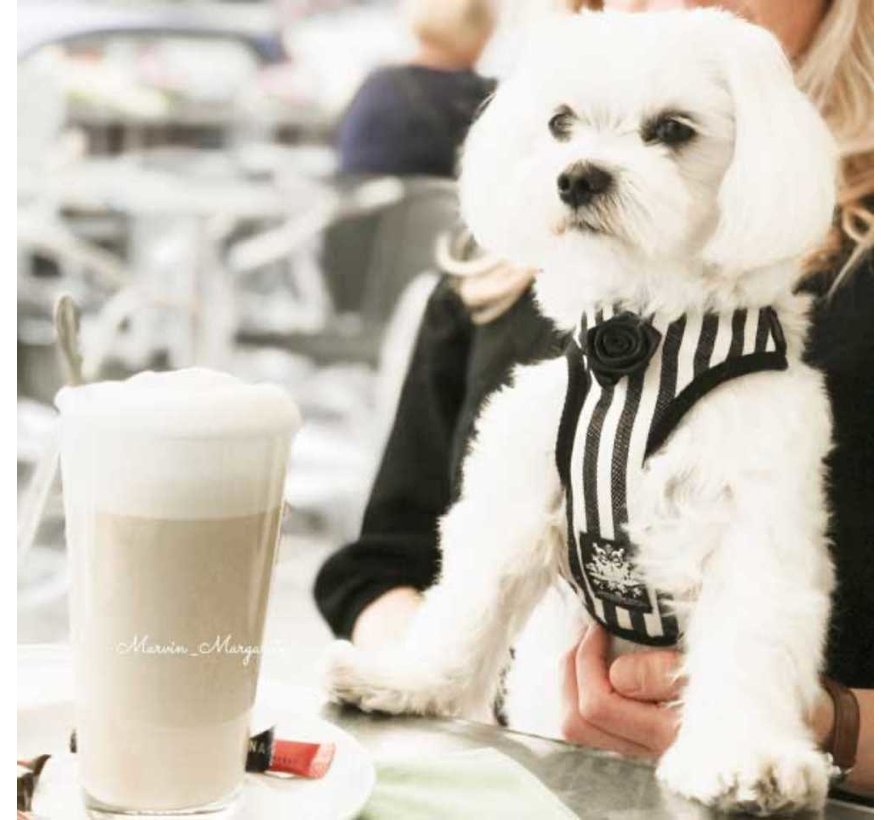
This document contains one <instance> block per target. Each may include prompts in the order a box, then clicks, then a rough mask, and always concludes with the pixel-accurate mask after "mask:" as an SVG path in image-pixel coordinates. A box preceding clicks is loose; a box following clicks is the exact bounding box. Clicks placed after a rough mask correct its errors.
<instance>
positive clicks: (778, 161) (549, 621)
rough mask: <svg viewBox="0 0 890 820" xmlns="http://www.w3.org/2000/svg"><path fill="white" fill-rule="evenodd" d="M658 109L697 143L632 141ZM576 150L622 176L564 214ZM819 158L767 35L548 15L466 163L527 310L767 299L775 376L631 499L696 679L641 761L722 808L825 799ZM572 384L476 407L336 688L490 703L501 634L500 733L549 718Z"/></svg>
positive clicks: (552, 727)
mask: <svg viewBox="0 0 890 820" xmlns="http://www.w3.org/2000/svg"><path fill="white" fill-rule="evenodd" d="M563 105H567V106H569V107H570V108H571V109H572V110H573V111H574V112H575V114H576V120H575V121H574V123H573V126H572V134H571V138H570V139H568V140H566V141H558V140H556V139H554V138H553V136H552V135H551V134H550V132H549V131H548V126H547V124H548V120H549V119H550V117H551V116H552V115H553V112H554V110H555V109H557V108H558V107H559V106H563ZM663 111H672V112H683V113H684V114H686V115H688V117H689V118H690V120H691V121H692V122H693V123H694V126H695V130H696V131H697V136H696V138H695V139H694V141H693V142H691V143H690V144H688V145H686V146H683V147H681V148H680V149H677V150H672V149H670V148H668V147H666V146H663V145H652V144H647V143H646V142H644V140H643V139H642V138H641V134H640V129H641V125H642V123H643V122H644V121H645V120H646V119H647V118H648V117H651V116H653V115H656V114H658V113H660V112H663ZM579 160H584V161H587V162H590V163H594V164H596V165H598V166H600V167H604V168H607V169H609V170H610V171H611V172H612V173H613V175H614V176H615V178H616V186H615V191H614V193H613V194H612V195H610V196H607V197H603V198H602V201H601V202H600V201H599V200H598V201H597V202H596V203H595V204H594V205H592V206H590V207H588V208H586V209H584V210H582V211H579V212H578V213H577V214H575V213H573V212H572V211H571V210H570V209H569V208H567V207H566V206H565V205H564V204H563V203H562V202H561V201H560V199H559V197H558V195H557V188H556V178H557V176H558V175H559V173H560V172H561V171H563V170H564V169H565V168H566V167H567V166H569V165H571V164H572V163H574V162H576V161H579ZM834 167H835V154H834V148H833V145H832V141H831V138H830V136H829V134H828V131H827V129H826V128H825V126H824V124H823V123H822V121H821V120H820V119H819V117H818V115H817V114H816V112H815V111H814V109H813V108H812V107H811V106H810V104H809V103H808V101H807V100H806V98H805V97H804V96H803V95H802V94H801V93H799V92H798V91H797V90H796V89H795V87H794V84H793V79H792V74H791V71H790V68H789V66H788V64H787V62H786V60H785V57H784V55H783V54H782V51H781V48H780V46H779V45H778V43H777V42H776V41H775V39H774V38H773V37H772V36H771V35H770V34H768V33H767V32H765V31H763V30H762V29H759V28H756V27H754V26H752V25H750V24H747V23H745V22H742V21H741V20H738V19H736V18H734V17H732V16H731V15H729V14H727V13H725V12H718V11H713V10H707V11H695V12H665V13H659V14H642V15H622V14H609V13H601V14H590V15H584V16H580V17H578V16H576V17H572V18H563V19H557V20H554V21H552V22H548V23H547V24H546V25H543V26H541V27H540V28H539V30H538V31H537V32H536V33H535V34H534V35H533V36H532V38H531V41H530V44H529V46H528V49H527V52H526V56H525V58H524V59H523V60H521V61H520V65H519V68H518V70H517V71H516V73H515V74H514V75H513V76H511V77H510V78H509V79H507V80H506V81H505V82H504V83H502V85H501V86H500V88H499V89H498V91H497V93H496V94H495V96H494V98H493V99H492V101H491V102H490V104H489V105H488V107H487V109H486V110H485V111H484V113H483V114H482V115H481V117H480V119H479V121H478V122H477V123H476V124H475V126H474V127H473V129H472V130H471V133H470V135H469V137H468V141H467V146H466V152H465V157H464V164H463V172H462V178H461V193H462V203H463V209H464V214H465V217H466V219H467V222H468V224H469V226H470V228H471V229H472V230H473V232H474V233H475V235H476V236H477V238H478V239H479V241H480V242H481V244H482V245H484V246H485V247H487V248H488V249H489V250H491V251H492V252H494V253H498V254H501V255H503V256H505V257H507V258H510V259H512V260H514V261H516V262H517V263H520V264H530V265H537V266H540V267H541V269H542V272H541V273H540V275H539V276H538V279H537V283H536V291H537V298H538V301H539V304H540V307H541V309H542V311H543V312H544V313H545V314H546V315H548V316H550V317H552V318H553V319H554V320H555V321H556V322H557V323H558V324H559V325H560V326H562V327H566V328H569V327H572V326H573V325H574V324H575V323H576V322H577V321H578V319H579V316H580V313H581V311H582V310H583V309H588V310H589V309H592V308H594V307H595V306H596V305H598V304H601V303H613V302H615V301H620V302H622V303H623V305H624V306H626V307H628V308H630V309H634V310H637V311H639V312H641V313H643V314H648V313H658V314H662V315H665V316H666V317H668V318H675V317H676V316H679V315H681V314H683V313H686V312H701V311H704V310H727V309H733V308H736V307H757V306H763V305H772V306H774V307H775V309H776V310H777V312H778V314H779V317H780V320H781V322H782V325H783V327H784V330H785V334H786V337H787V342H788V357H789V362H790V365H789V368H788V369H787V370H786V371H784V372H780V373H778V372H771V373H764V374H756V375H750V376H747V377H744V378H741V379H738V380H736V381H732V382H730V383H728V384H725V385H723V386H722V387H720V388H719V389H718V390H715V391H714V392H712V393H710V394H708V396H707V397H706V398H705V399H704V400H703V401H701V402H700V403H699V404H698V405H696V406H695V407H694V409H693V410H692V411H691V412H690V413H689V414H688V415H687V417H686V418H685V419H684V420H683V422H682V423H681V424H680V426H679V428H678V429H677V430H676V432H675V433H674V434H673V436H672V437H671V438H670V439H669V441H668V443H667V445H666V446H665V447H663V448H662V449H661V451H659V452H658V453H657V454H655V455H654V456H653V457H652V458H650V459H649V460H648V462H647V464H646V465H645V471H644V477H643V479H642V481H641V482H640V483H639V486H638V490H637V491H636V494H635V496H634V497H632V498H630V499H629V504H630V505H631V508H632V511H633V512H632V515H631V520H632V521H633V522H634V527H633V529H632V530H631V533H630V534H631V537H632V540H633V542H634V543H635V544H636V545H637V546H638V549H639V551H638V555H637V560H638V563H639V565H640V567H641V568H642V570H643V571H644V572H645V574H646V576H647V577H648V579H649V581H650V582H652V583H653V584H655V586H657V587H658V588H659V589H661V590H664V591H666V592H669V593H670V594H671V595H673V597H674V599H675V601H676V602H677V607H678V615H679V617H680V622H681V627H682V633H683V637H682V649H683V652H684V659H685V661H684V673H685V675H686V677H687V679H688V683H687V685H686V687H685V690H684V696H683V705H682V725H681V727H680V730H679V734H678V736H677V739H676V741H675V742H674V744H673V745H672V746H671V748H670V749H669V750H668V751H667V752H666V753H665V754H664V755H663V757H662V758H661V761H660V763H659V766H658V775H659V777H660V778H661V780H662V781H663V782H664V783H665V784H666V785H667V786H668V787H670V788H671V789H672V790H674V791H676V792H678V793H680V794H683V795H686V796H688V797H693V798H696V799H699V800H701V801H704V802H706V803H708V804H712V805H718V806H721V807H740V806H741V807H747V808H749V809H750V808H753V809H755V810H759V811H763V812H769V811H775V810H779V809H786V810H787V809H797V808H801V807H806V806H817V805H818V804H820V803H821V802H822V801H823V800H824V797H825V794H826V790H827V782H828V775H829V765H828V762H827V761H826V757H825V756H824V755H822V754H820V753H819V752H818V750H817V748H816V745H815V743H814V740H813V738H812V737H811V735H810V732H809V730H808V728H807V724H806V717H807V714H808V710H809V709H810V708H811V706H812V704H813V703H814V699H815V697H816V694H817V692H818V690H819V682H818V675H819V672H820V666H821V662H822V653H823V642H824V638H825V634H826V628H827V622H828V617H829V610H830V594H831V589H832V583H833V571H832V566H831V562H830V558H829V555H828V551H827V548H826V543H825V535H824V533H825V526H826V513H825V506H824V499H823V490H822V474H823V458H824V456H825V454H826V452H827V450H828V448H829V444H830V420H829V410H828V405H827V400H826V398H825V395H824V389H823V385H822V381H821V378H820V376H819V375H818V374H817V373H816V372H815V371H813V370H811V369H810V368H809V367H807V366H806V365H804V364H803V363H802V362H801V360H800V357H801V352H802V346H803V342H804V335H805V332H806V304H805V303H803V302H802V300H801V298H800V297H797V296H794V295H792V287H793V285H794V284H795V282H796V280H797V279H798V277H799V261H800V258H801V256H802V255H803V254H804V253H805V252H806V251H807V250H808V249H810V248H811V247H812V246H814V245H815V244H817V243H818V242H819V241H820V240H821V239H822V238H823V236H824V235H825V233H826V231H827V229H828V227H829V224H830V219H831V214H832V209H833V205H834ZM579 221H584V222H585V223H586V225H579V224H578V223H579ZM591 227H592V228H595V229H596V230H595V231H594V230H590V228H591ZM593 389H596V387H595V386H594V388H593ZM565 392H566V366H565V362H564V361H562V360H555V361H549V362H546V363H543V364H539V365H536V366H533V367H525V368H521V369H519V370H518V371H517V372H516V373H515V376H514V383H513V386H512V387H510V388H509V389H505V390H503V391H502V392H500V393H498V394H496V395H495V396H494V397H493V398H492V399H491V401H490V402H489V403H488V404H487V406H486V407H485V408H484V410H483V412H482V414H481V416H480V418H479V421H478V437H477V440H476V442H475V445H474V447H473V450H472V452H471V454H470V456H469V457H468V458H467V460H466V463H465V467H464V479H463V492H462V496H461V499H460V500H459V501H458V502H457V503H455V505H454V506H453V507H452V509H451V510H450V511H449V513H448V514H447V515H446V516H445V517H444V518H443V520H442V522H441V545H442V553H443V559H442V572H441V577H440V579H439V582H438V584H437V585H436V586H435V587H434V588H433V589H431V590H430V591H429V592H428V593H427V594H426V596H425V603H424V605H423V607H422V608H421V610H420V613H419V615H418V617H417V619H416V622H415V623H414V624H413V626H412V628H411V630H410V632H409V634H408V636H407V637H406V639H405V641H404V642H403V643H402V644H400V645H399V646H397V647H393V648H391V649H389V650H385V651H383V652H377V653H367V652H361V651H358V650H356V649H355V648H354V647H352V646H351V645H350V644H345V643H340V644H338V645H337V646H336V647H335V650H334V651H333V652H332V657H331V663H330V667H329V672H330V677H329V681H330V688H331V692H332V693H333V694H334V696H335V697H337V698H339V699H341V700H344V701H348V702H352V703H356V704H358V705H359V706H360V707H362V708H364V709H377V710H382V711H386V712H414V713H421V714H446V715H470V716H474V715H482V714H484V713H486V712H487V711H488V710H489V709H490V704H491V703H492V701H493V698H494V695H495V690H496V687H497V682H498V677H499V674H500V672H501V670H502V669H503V668H504V666H505V663H506V660H507V653H508V648H509V647H510V646H511V644H512V645H515V646H516V648H517V657H516V661H515V664H514V667H513V671H512V673H511V681H510V685H509V686H508V697H509V700H508V703H507V712H508V715H509V717H510V720H511V724H512V725H514V726H517V727H519V728H524V729H530V730H534V731H538V732H541V733H554V732H556V733H558V732H559V722H558V721H559V710H558V703H559V690H558V686H559V680H558V670H557V662H558V658H559V655H560V652H561V650H562V649H564V648H565V647H566V646H568V645H569V644H571V642H572V641H573V640H575V639H577V636H578V630H579V629H580V628H581V627H583V625H585V624H586V623H589V619H588V617H587V615H586V614H585V613H584V612H583V609H581V608H580V606H579V604H578V603H577V602H576V601H574V599H572V598H571V597H569V596H566V595H565V594H563V593H562V592H560V589H561V588H562V587H564V586H565V585H564V584H563V583H562V582H561V580H560V576H561V574H562V573H563V572H564V569H565V567H564V565H563V562H564V561H565V553H566V547H565V539H566V533H565V520H564V510H563V505H564V498H563V492H562V488H561V486H560V481H559V477H558V475H557V472H556V466H555V460H554V449H555V438H556V431H557V429H558V425H559V418H560V413H561V410H562V404H563V400H564V396H565ZM533 611H534V614H533V615H531V618H530V620H529V616H530V614H531V613H532V612H533ZM527 622H528V623H527ZM526 624H527V626H526ZM524 626H525V627H526V628H525V630H524V631H523V628H524ZM581 708H582V710H584V709H585V708H586V705H585V704H581ZM590 708H593V709H594V710H595V708H596V705H595V704H594V705H592V707H590ZM588 717H591V718H592V719H595V717H596V715H595V714H593V715H588Z"/></svg>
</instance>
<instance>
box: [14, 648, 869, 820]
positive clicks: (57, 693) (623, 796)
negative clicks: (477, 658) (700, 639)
mask: <svg viewBox="0 0 890 820" xmlns="http://www.w3.org/2000/svg"><path fill="white" fill-rule="evenodd" d="M71 684H72V674H71V658H70V650H69V648H68V647H67V646H65V645H61V644H29V645H20V646H19V647H18V704H19V709H20V710H21V709H27V708H30V707H33V706H36V705H39V704H40V703H48V702H52V701H59V700H60V699H63V698H64V697H65V696H66V694H68V693H70V691H71ZM259 689H260V693H261V695H262V693H263V692H264V691H265V692H270V691H277V692H278V693H279V694H280V693H281V692H284V691H290V692H291V693H292V699H293V701H294V702H299V703H300V704H302V707H303V708H309V709H313V710H315V711H316V713H317V714H318V715H319V716H320V717H322V718H324V719H325V720H328V721H330V722H332V723H334V724H336V725H337V726H339V727H340V728H341V729H344V730H346V731H347V732H349V733H350V734H351V735H353V737H355V738H356V739H357V740H358V741H359V742H360V743H361V744H362V745H363V746H364V747H365V748H366V749H367V751H368V752H369V753H370V755H371V757H372V759H376V758H379V757H385V758H387V759H392V758H394V757H395V758H397V757H399V756H401V757H403V758H405V759H409V758H415V759H417V758H421V757H425V758H428V759H434V758H435V757H436V756H441V755H446V754H448V753H451V752H460V751H469V750H474V749H495V750H496V751H498V752H500V753H501V754H503V755H506V756H507V757H509V758H512V759H513V760H514V761H515V762H517V763H519V764H520V765H521V766H523V767H524V768H525V769H526V770H527V771H529V772H531V773H532V774H533V775H534V776H535V777H537V778H538V779H539V780H540V781H541V782H542V783H543V784H544V785H545V786H546V787H547V788H548V789H550V790H551V791H552V792H553V793H554V794H555V795H556V796H557V797H558V798H559V799H560V800H561V801H562V802H563V803H564V804H565V805H566V806H568V807H569V808H570V809H571V810H572V811H573V812H575V813H576V814H577V815H578V817H579V818H583V819H584V820H586V819H587V818H591V820H593V818H596V820H644V819H645V820H693V818H694V819H695V820H705V819H706V818H711V817H718V816H720V815H718V814H717V813H716V812H711V811H709V810H707V809H705V808H703V807H701V806H698V805H696V804H692V803H689V802H686V801H684V800H681V799H680V798H677V797H674V796H672V795H670V794H668V793H666V792H665V791H664V790H663V789H662V788H661V787H660V786H659V784H658V782H657V781H656V779H655V776H654V773H653V769H652V767H651V766H649V765H647V764H645V763H640V762H634V761H630V760H624V759H622V758H619V757H617V756H615V755H612V754H610V753H607V752H601V751H597V750H593V749H582V748H579V747H576V746H571V745H569V744H566V743H562V742H558V741H554V740H547V739H544V738H540V737H534V736H531V735H525V734H520V733H518V732H511V731H509V730H506V729H503V728H500V727H497V726H489V725H483V724H481V723H473V722H470V721H465V720H442V719H435V720H434V719H429V718H413V717H399V718H393V717H387V716H384V715H368V714H364V713H362V712H359V711H357V710H354V709H350V708H344V707H341V706H335V705H333V704H329V703H325V700H324V697H323V696H322V695H321V693H319V692H314V691H309V690H307V689H306V688H305V687H295V686H292V685H290V684H289V683H288V682H287V681H284V680H274V679H270V678H269V677H268V676H266V675H265V673H261V675H260V685H259ZM68 696H69V697H70V694H68ZM59 714H60V716H61V715H62V714H63V712H62V711H60V712H59ZM60 719H61V717H60ZM27 743H28V738H27V737H22V736H20V737H19V738H18V747H19V749H20V750H21V749H22V748H23V746H27ZM873 815H874V811H873V810H872V809H870V808H866V807H863V806H859V805H856V804H854V803H850V802H846V801H843V800H838V799H831V800H829V801H828V804H827V805H826V807H825V810H824V812H823V813H821V814H820V815H812V814H810V815H806V817H808V818H813V817H821V818H824V820H857V819H858V818H864V817H869V816H873ZM456 820H457V818H456ZM461 820H462V819H461ZM544 820H545V819H544Z"/></svg>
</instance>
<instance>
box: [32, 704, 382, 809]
mask: <svg viewBox="0 0 890 820" xmlns="http://www.w3.org/2000/svg"><path fill="white" fill-rule="evenodd" d="M280 700H281V699H280V698H279V697H276V698H274V701H261V702H258V703H257V705H256V707H255V709H254V721H253V724H254V727H255V729H256V730H257V731H259V730H262V729H264V728H267V727H268V726H270V725H272V724H274V725H275V734H276V736H277V737H281V738H287V739H292V740H306V741H310V742H325V741H333V742H334V743H335V744H336V746H337V749H336V753H335V754H334V760H333V762H332V764H331V768H330V769H329V770H328V773H327V774H326V775H325V776H324V777H323V778H321V779H320V780H302V779H298V778H283V777H275V776H267V775H258V774H249V775H247V778H246V779H245V783H244V788H243V789H242V793H241V797H240V800H239V803H238V805H237V808H235V809H234V811H233V812H232V813H227V814H226V817H230V818H233V820H234V818H237V820H279V818H280V819H281V820H285V819H286V820H293V818H295V817H299V818H301V820H349V819H350V818H354V817H356V816H357V815H358V814H359V813H360V812H361V810H362V808H363V807H364V805H365V803H367V802H368V799H369V798H370V796H371V791H372V790H373V788H374V783H375V779H376V775H375V772H374V766H373V764H372V763H371V759H370V757H369V755H368V753H367V752H366V751H365V749H364V748H363V747H362V746H361V745H360V744H359V743H358V741H357V740H356V739H355V738H353V737H352V735H350V734H348V733H347V732H345V731H343V730H342V729H340V728H339V727H337V726H335V725H334V724H332V723H329V722H328V721H326V720H323V719H322V718H320V717H317V716H315V715H314V714H311V713H300V712H297V711H293V710H292V709H290V710H289V709H287V708H286V707H283V705H282V704H281V703H280ZM73 714H74V708H73V704H72V703H71V702H70V701H60V702H55V703H41V704H38V705H35V706H31V707H26V708H23V709H19V712H18V755H19V757H33V756H36V755H37V754H41V753H49V754H52V757H51V758H50V759H49V761H48V762H47V764H46V766H45V768H44V770H43V773H42V774H41V777H40V781H39V783H38V786H37V790H36V792H35V794H34V804H33V808H34V812H35V815H36V816H38V817H41V818H43V817H46V818H51V820H85V819H86V818H87V817H88V815H87V813H86V810H85V809H84V807H83V804H82V801H81V797H80V788H79V786H78V784H77V758H76V756H75V755H72V754H70V753H69V752H68V751H67V746H68V735H69V732H70V729H71V727H72V725H73Z"/></svg>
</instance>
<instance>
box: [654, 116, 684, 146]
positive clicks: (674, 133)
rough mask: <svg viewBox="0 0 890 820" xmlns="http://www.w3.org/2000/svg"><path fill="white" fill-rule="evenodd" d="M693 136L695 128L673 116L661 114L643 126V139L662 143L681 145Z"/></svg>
mask: <svg viewBox="0 0 890 820" xmlns="http://www.w3.org/2000/svg"><path fill="white" fill-rule="evenodd" d="M694 136H695V129H694V128H693V127H692V126H691V125H689V124H687V123H685V122H683V121H682V120H679V119H677V117H675V116H673V117H672V116H662V117H658V118H657V119H655V120H653V121H652V122H650V123H647V124H646V126H645V127H644V128H643V140H644V141H645V142H647V143H654V142H660V143H662V144H663V145H670V146H675V145H683V144H684V143H687V142H689V141H690V140H691V139H692V138H693V137H694Z"/></svg>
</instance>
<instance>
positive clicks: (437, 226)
mask: <svg viewBox="0 0 890 820" xmlns="http://www.w3.org/2000/svg"><path fill="white" fill-rule="evenodd" d="M386 179H392V178H382V179H381V180H375V179H373V178H366V179H349V178H341V179H340V180H339V181H338V183H337V188H338V190H339V192H340V194H341V197H342V198H343V199H344V201H345V202H346V203H349V202H350V200H352V201H355V200H357V199H360V197H357V195H356V194H357V192H358V191H360V190H362V189H363V188H366V187H367V186H370V185H372V184H380V183H381V182H382V181H383V180H386ZM398 183H399V185H400V186H401V195H400V197H399V198H398V199H393V200H391V201H389V202H382V203H380V204H378V205H376V206H365V207H362V206H359V205H355V206H353V207H350V205H349V204H346V205H345V206H343V207H342V208H341V209H340V213H339V216H338V218H337V219H336V220H335V221H333V223H332V224H331V225H330V226H329V227H328V228H327V229H326V231H325V233H324V236H323V239H322V247H321V252H320V253H321V263H320V264H321V271H322V273H323V276H324V282H325V288H326V291H327V295H328V298H329V300H330V311H331V315H330V319H329V321H328V322H327V324H326V327H324V328H320V329H319V330H318V331H317V332H310V333H302V332H299V331H297V332H293V333H275V332H268V333H265V332H261V331H258V330H251V331H250V332H243V333H242V334H240V336H241V339H242V341H245V342H247V343H253V344H274V345H279V346H284V347H286V348H288V349H291V350H294V351H296V352H298V353H300V354H303V355H306V356H309V357H310V358H311V359H313V360H314V361H316V362H318V363H320V364H333V363H335V362H343V361H348V362H361V363H365V364H368V365H370V366H372V367H374V366H376V365H377V364H378V360H379V355H380V345H381V342H382V339H383V333H384V330H385V328H386V326H387V323H388V322H389V320H390V318H391V317H392V315H393V311H394V309H395V306H396V303H397V302H398V300H399V297H400V296H401V294H402V292H403V291H404V289H405V288H406V287H407V285H408V284H409V282H411V280H412V279H413V278H414V277H415V276H417V275H418V274H420V273H423V272H425V271H430V270H433V269H435V244H436V239H437V237H438V235H439V234H440V233H441V232H442V231H443V230H446V229H448V228H450V227H451V226H452V225H453V224H454V223H455V222H456V220H457V216H458V206H457V192H456V186H455V184H454V182H452V181H450V180H444V179H438V178H432V177H430V178H427V177H413V178H404V179H401V180H399V181H398ZM278 230H280V229H278ZM278 230H276V234H277V233H278ZM250 241H251V242H260V241H261V240H260V239H259V238H255V239H252V240H250ZM294 250H295V249H294V248H289V247H288V246H287V244H286V243H281V244H279V245H278V247H277V255H278V258H279V259H284V258H286V257H287V254H288V253H293V252H294ZM238 253H239V249H233V252H232V254H231V256H230V258H235V257H236V256H237V255H238ZM273 261H275V260H274V259H273V258H272V257H271V256H270V255H269V256H266V257H265V259H264V263H265V264H270V263H272V262H273Z"/></svg>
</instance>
